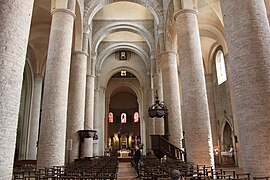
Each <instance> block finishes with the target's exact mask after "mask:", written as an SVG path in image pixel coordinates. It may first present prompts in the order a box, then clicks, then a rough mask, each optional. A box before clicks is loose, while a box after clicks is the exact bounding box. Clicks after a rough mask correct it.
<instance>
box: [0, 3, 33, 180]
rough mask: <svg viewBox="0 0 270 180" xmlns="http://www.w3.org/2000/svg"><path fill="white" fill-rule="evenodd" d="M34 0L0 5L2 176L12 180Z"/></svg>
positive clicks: (0, 156) (0, 149)
mask: <svg viewBox="0 0 270 180" xmlns="http://www.w3.org/2000/svg"><path fill="white" fill-rule="evenodd" d="M33 2H34V1H33V0H29V1H25V0H9V1H1V5H0V17H1V18H0V24H1V26H0V39H1V46H0V117H1V118H0V124H1V126H0V137H1V138H0V162H1V163H0V177H1V178H3V179H11V177H12V169H13V161H14V152H15V144H16V132H17V124H18V114H19V106H20V97H21V89H22V81H23V71H24V65H25V58H26V51H27V43H28V36H29V30H30V23H31V17H32V10H33Z"/></svg>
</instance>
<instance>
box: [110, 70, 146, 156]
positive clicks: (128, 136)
mask: <svg viewBox="0 0 270 180" xmlns="http://www.w3.org/2000/svg"><path fill="white" fill-rule="evenodd" d="M126 75H127V76H128V77H129V78H132V77H135V76H134V75H133V74H131V73H128V72H127V74H126ZM120 76H121V75H120ZM112 78H119V76H118V74H115V75H114V76H113V77H112ZM137 99H138V97H137V95H136V93H135V92H134V90H133V89H131V88H130V87H128V86H127V85H120V86H118V87H117V88H115V89H114V90H113V92H112V93H111V95H110V102H109V104H108V105H109V108H108V113H107V127H108V128H107V132H108V133H107V138H108V141H107V142H108V147H109V150H110V153H111V154H114V155H116V154H118V156H120V157H129V156H131V154H132V151H133V149H134V146H135V145H136V144H137V145H140V144H141V135H140V134H141V133H140V113H139V104H138V101H137Z"/></svg>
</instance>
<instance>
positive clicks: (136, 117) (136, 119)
mask: <svg viewBox="0 0 270 180" xmlns="http://www.w3.org/2000/svg"><path fill="white" fill-rule="evenodd" d="M133 119H134V122H135V123H136V122H139V113H138V112H135V113H134V116H133Z"/></svg>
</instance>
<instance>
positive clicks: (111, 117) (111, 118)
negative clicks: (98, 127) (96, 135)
mask: <svg viewBox="0 0 270 180" xmlns="http://www.w3.org/2000/svg"><path fill="white" fill-rule="evenodd" d="M108 119H109V123H113V113H112V112H109V117H108Z"/></svg>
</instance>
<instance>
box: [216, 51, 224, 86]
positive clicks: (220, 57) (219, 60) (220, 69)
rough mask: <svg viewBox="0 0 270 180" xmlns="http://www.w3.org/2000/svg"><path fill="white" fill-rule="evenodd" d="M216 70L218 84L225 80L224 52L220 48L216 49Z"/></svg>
mask: <svg viewBox="0 0 270 180" xmlns="http://www.w3.org/2000/svg"><path fill="white" fill-rule="evenodd" d="M216 71H217V80H218V85H220V84H222V83H223V82H225V81H226V80H227V75H226V67H225V62H224V54H223V52H222V51H221V50H218V52H217V54H216Z"/></svg>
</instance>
